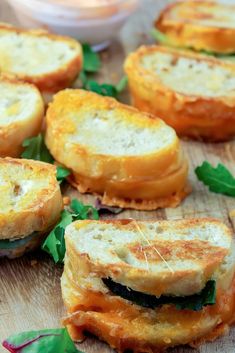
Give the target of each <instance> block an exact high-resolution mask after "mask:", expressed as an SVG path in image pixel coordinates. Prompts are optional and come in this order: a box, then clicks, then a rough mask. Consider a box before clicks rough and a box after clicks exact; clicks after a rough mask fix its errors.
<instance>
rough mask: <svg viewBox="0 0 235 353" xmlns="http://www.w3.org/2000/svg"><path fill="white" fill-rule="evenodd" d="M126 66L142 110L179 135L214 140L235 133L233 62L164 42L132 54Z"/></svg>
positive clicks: (135, 98)
mask: <svg viewBox="0 0 235 353" xmlns="http://www.w3.org/2000/svg"><path fill="white" fill-rule="evenodd" d="M125 71H126V73H127V75H128V82H129V86H130V90H131V94H132V99H133V104H134V106H136V107H137V108H138V109H140V110H142V111H146V112H149V113H152V114H154V115H155V116H158V117H160V118H162V119H163V120H164V121H165V122H166V123H167V124H169V125H170V126H172V127H173V128H174V129H175V130H176V132H177V134H178V135H180V136H188V137H192V138H195V139H204V140H210V141H221V140H227V139H229V138H231V137H232V136H234V135H235V68H234V65H232V64H230V63H229V62H222V61H221V60H217V59H215V58H211V57H208V56H204V55H200V54H196V53H192V52H189V51H179V50H176V49H173V48H167V47H162V46H149V47H146V46H142V47H141V48H139V49H138V50H137V51H136V52H134V53H132V54H130V55H129V56H128V58H127V60H126V62H125Z"/></svg>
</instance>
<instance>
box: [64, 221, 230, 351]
mask: <svg viewBox="0 0 235 353" xmlns="http://www.w3.org/2000/svg"><path fill="white" fill-rule="evenodd" d="M65 241H66V249H67V252H66V258H65V267H64V273H63V276H62V281H61V285H62V295H63V299H64V302H65V305H66V307H67V311H68V315H67V317H66V318H65V319H64V324H65V325H66V326H67V327H68V329H69V332H70V334H71V336H72V338H73V339H74V340H81V339H83V338H84V333H85V332H87V331H88V332H91V333H92V334H94V335H96V336H97V337H98V338H100V339H101V340H104V341H106V342H107V343H108V344H109V345H110V346H111V347H112V348H115V349H116V350H117V351H118V352H120V353H122V352H127V351H128V352H129V351H131V352H135V353H143V352H144V353H159V352H162V351H164V350H165V349H166V348H168V347H174V346H177V345H182V344H189V345H191V346H195V345H196V344H199V343H202V342H204V341H211V340H214V339H215V338H216V337H218V336H220V335H222V334H223V333H225V332H227V329H228V327H229V326H230V325H232V324H233V323H234V322H235V276H234V274H235V247H234V241H233V238H232V233H231V232H230V230H229V229H228V228H227V227H226V226H225V225H224V224H223V223H221V222H219V221H217V220H214V219H197V220H196V219H194V220H179V221H148V222H141V221H135V220H112V221H90V220H85V221H77V222H74V223H72V224H71V225H69V226H68V227H67V228H66V232H65Z"/></svg>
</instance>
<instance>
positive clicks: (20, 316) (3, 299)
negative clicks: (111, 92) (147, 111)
mask: <svg viewBox="0 0 235 353" xmlns="http://www.w3.org/2000/svg"><path fill="white" fill-rule="evenodd" d="M140 2H141V9H140V10H139V11H138V13H136V14H135V15H133V16H131V18H130V19H129V21H128V23H127V24H126V26H125V28H124V29H123V31H122V32H121V35H120V38H119V39H116V40H115V41H114V42H113V44H112V45H111V47H110V48H109V50H107V51H105V52H104V53H102V55H101V57H102V61H103V65H102V69H101V72H100V75H99V79H100V81H103V82H104V81H106V82H108V81H111V82H117V81H118V79H119V78H120V77H121V76H122V63H123V60H124V57H125V55H126V54H127V52H129V51H131V50H133V49H135V48H136V47H137V46H139V45H140V44H143V43H149V42H151V38H150V37H149V35H148V33H149V30H150V29H151V25H152V22H153V19H154V17H155V16H156V14H157V12H158V11H159V9H160V8H162V7H163V6H164V5H166V4H167V3H168V1H164V0H141V1H140ZM0 21H9V22H11V23H16V17H15V15H14V14H13V12H12V11H11V9H10V8H9V6H8V5H7V4H6V2H5V1H4V0H0ZM121 99H122V100H124V101H128V94H127V92H126V93H125V94H124V95H123V96H122V97H121ZM182 143H183V147H184V150H185V153H186V155H187V157H188V159H189V162H190V176H189V178H190V182H191V184H192V186H193V192H192V194H191V195H190V196H189V197H188V198H187V199H186V200H185V201H184V202H183V203H182V205H181V206H180V207H178V208H175V209H164V210H159V211H154V212H139V211H125V212H123V213H121V214H119V215H118V217H119V218H130V217H132V218H136V219H176V218H192V217H205V216H209V217H217V218H219V219H221V220H223V221H224V222H225V223H226V224H228V225H229V226H230V227H232V228H233V229H235V218H233V217H230V216H229V214H230V212H231V211H232V210H233V209H235V199H234V198H229V197H225V196H220V195H216V194H213V193H210V192H208V190H207V189H206V188H205V187H204V186H203V185H202V184H201V183H200V182H199V181H197V179H196V177H195V174H194V169H195V167H196V166H197V165H199V164H201V163H202V162H203V161H204V160H208V161H210V162H211V163H213V164H216V163H218V162H222V163H224V164H225V165H226V166H227V167H228V168H230V170H231V171H232V172H233V173H234V174H235V163H234V162H235V142H234V141H233V142H229V143H225V144H203V143H199V142H185V141H183V142H182ZM63 191H64V193H65V194H67V195H70V196H73V197H78V198H79V199H81V200H83V201H85V202H90V203H94V198H93V197H92V196H89V195H86V196H81V195H79V194H78V193H77V192H76V191H75V190H74V189H72V188H71V187H70V186H68V185H67V186H65V188H64V190H63ZM0 197H1V195H0ZM61 273H62V267H60V266H55V265H54V264H53V262H52V261H51V260H50V258H49V257H48V256H47V255H46V254H44V253H42V252H40V251H39V252H36V253H33V254H30V255H28V256H25V257H23V258H21V259H17V260H13V261H8V260H6V259H4V260H3V259H2V260H0V341H2V340H3V339H4V338H6V337H7V336H9V335H11V334H14V333H16V332H20V331H23V330H34V329H44V328H55V327H58V326H60V319H61V317H62V316H63V315H64V313H65V311H64V307H63V302H62V299H61V291H60V276H61ZM79 348H80V349H81V350H82V351H84V352H86V353H97V352H100V353H111V352H113V351H112V350H111V349H110V348H109V347H108V346H107V345H105V344H104V343H101V342H99V341H98V340H96V339H87V340H86V341H85V342H84V343H82V344H81V345H79ZM3 351H4V350H3V349H2V348H0V352H3ZM170 351H171V353H190V352H191V353H196V352H200V353H216V352H220V353H235V329H231V330H230V333H229V334H228V335H226V336H225V337H223V338H221V339H218V340H217V341H215V342H213V343H210V344H205V345H203V346H201V347H200V349H198V350H195V349H190V348H187V347H180V348H176V349H172V350H170ZM42 353H43V352H42ZM55 353H57V352H55Z"/></svg>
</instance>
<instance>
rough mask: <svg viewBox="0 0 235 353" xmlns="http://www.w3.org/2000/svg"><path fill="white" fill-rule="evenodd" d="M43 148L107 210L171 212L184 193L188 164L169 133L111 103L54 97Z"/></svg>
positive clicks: (90, 97) (87, 95) (71, 94)
mask: <svg viewBox="0 0 235 353" xmlns="http://www.w3.org/2000/svg"><path fill="white" fill-rule="evenodd" d="M46 122H47V129H46V138H45V141H46V144H47V147H48V148H49V150H50V152H51V154H52V155H53V157H54V158H55V160H57V161H58V162H59V163H61V164H63V165H65V166H66V167H67V168H69V169H71V170H72V172H73V178H71V179H70V182H71V183H72V184H73V185H75V186H76V187H77V188H78V190H79V191H80V192H82V193H84V192H91V193H96V194H99V195H101V196H102V202H103V203H105V204H107V205H117V206H120V207H130V208H136V209H146V210H148V209H156V208H158V207H167V206H172V207H173V206H176V205H178V204H179V202H180V201H181V200H182V198H183V197H184V196H185V195H186V194H187V193H188V186H187V173H188V166H187V162H186V160H185V158H184V156H183V154H182V150H181V147H180V144H179V140H178V138H177V136H176V134H175V132H174V130H173V129H172V128H170V127H168V126H167V125H165V123H164V122H163V121H161V120H160V119H153V118H152V117H151V116H150V115H148V114H143V113H140V112H139V111H137V110H136V109H134V108H132V107H129V106H126V105H123V104H120V103H118V102H117V101H116V100H114V99H112V98H107V97H102V96H100V95H97V94H95V93H92V92H87V91H83V90H65V91H62V92H59V93H58V94H57V95H56V96H55V97H54V101H53V102H52V103H51V104H50V106H49V109H48V111H47V116H46Z"/></svg>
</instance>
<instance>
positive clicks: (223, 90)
mask: <svg viewBox="0 0 235 353" xmlns="http://www.w3.org/2000/svg"><path fill="white" fill-rule="evenodd" d="M175 54H176V55H175ZM140 64H141V65H142V67H143V68H144V69H146V70H149V71H151V73H154V74H155V75H156V79H159V80H161V82H162V84H163V85H164V86H166V87H168V88H170V89H172V90H174V91H175V92H178V93H182V94H185V95H192V96H203V97H223V96H232V97H235V71H234V70H233V69H232V68H231V66H230V65H227V66H226V65H220V64H219V62H217V65H216V64H215V62H214V61H211V60H206V57H204V58H202V57H197V56H195V57H190V56H189V57H188V56H187V55H184V54H183V53H182V54H181V55H177V52H161V51H158V52H157V51H156V52H152V53H149V55H148V54H147V55H145V56H143V57H142V59H141V61H140Z"/></svg>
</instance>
